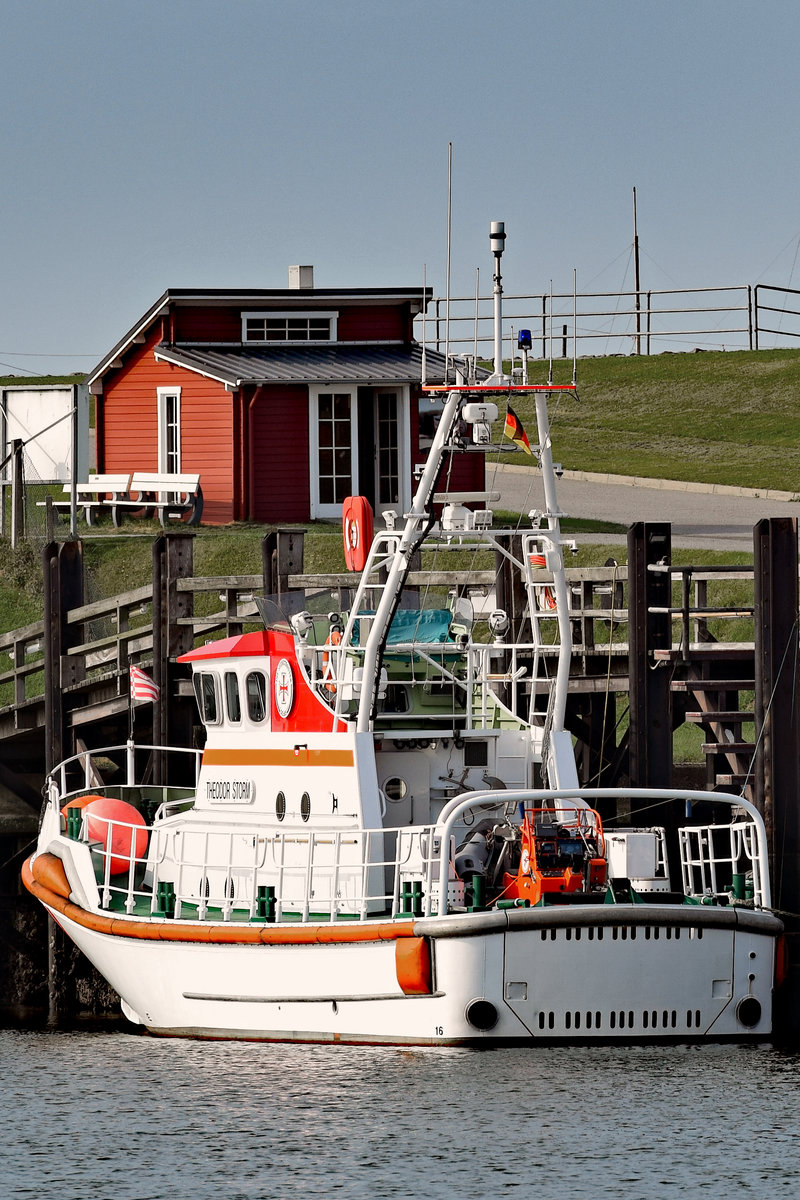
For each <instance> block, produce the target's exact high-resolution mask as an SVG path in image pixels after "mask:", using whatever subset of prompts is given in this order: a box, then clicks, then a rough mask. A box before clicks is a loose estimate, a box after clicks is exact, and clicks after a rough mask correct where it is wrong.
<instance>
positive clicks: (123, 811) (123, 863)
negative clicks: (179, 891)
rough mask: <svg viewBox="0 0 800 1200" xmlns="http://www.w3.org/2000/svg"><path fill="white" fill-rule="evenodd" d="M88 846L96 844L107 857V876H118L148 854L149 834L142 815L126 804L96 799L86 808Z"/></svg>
mask: <svg viewBox="0 0 800 1200" xmlns="http://www.w3.org/2000/svg"><path fill="white" fill-rule="evenodd" d="M86 820H87V832H88V835H89V841H90V842H99V843H100V844H101V845H102V847H103V849H104V850H105V852H106V854H107V855H109V856H110V860H109V872H110V874H111V875H121V874H122V872H123V871H128V870H129V869H130V867H131V865H134V866H135V864H136V862H137V860H140V859H143V858H144V856H145V854H146V853H147V841H148V833H147V826H146V823H145V819H144V817H143V816H142V814H141V813H140V812H139V811H138V810H137V809H135V808H134V807H133V805H132V804H128V803H127V801H125V800H117V799H115V798H114V797H113V796H102V797H100V798H96V799H94V800H93V801H92V803H91V804H87V806H86Z"/></svg>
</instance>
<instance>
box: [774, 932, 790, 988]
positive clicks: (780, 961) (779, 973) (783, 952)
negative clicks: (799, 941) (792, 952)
mask: <svg viewBox="0 0 800 1200" xmlns="http://www.w3.org/2000/svg"><path fill="white" fill-rule="evenodd" d="M788 974H789V945H788V942H787V941H786V934H785V933H779V934H778V937H777V939H776V942H775V987H780V986H781V984H782V983H784V982H785V981H786V977H787V976H788Z"/></svg>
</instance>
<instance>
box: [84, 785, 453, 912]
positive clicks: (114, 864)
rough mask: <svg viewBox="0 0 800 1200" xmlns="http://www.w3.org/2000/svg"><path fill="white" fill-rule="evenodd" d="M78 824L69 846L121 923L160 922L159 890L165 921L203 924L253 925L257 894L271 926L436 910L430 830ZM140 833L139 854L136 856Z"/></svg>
mask: <svg viewBox="0 0 800 1200" xmlns="http://www.w3.org/2000/svg"><path fill="white" fill-rule="evenodd" d="M165 809H166V806H163V808H162V812H164V811H165ZM80 821H81V824H80V829H79V830H75V831H74V834H73V836H74V835H75V834H77V836H78V838H79V839H80V840H81V841H83V842H87V843H88V844H89V846H90V848H91V851H92V857H93V860H94V863H95V872H96V876H97V878H98V888H99V892H100V903H101V906H102V907H103V908H110V907H112V906H115V907H117V908H119V906H120V905H121V906H122V907H123V908H124V910H125V912H126V913H128V914H129V915H132V914H133V913H134V912H136V911H139V912H142V910H143V909H146V913H145V914H144V915H147V913H149V914H150V915H154V914H158V913H159V912H160V911H161V910H162V907H163V903H164V896H165V893H164V887H165V885H166V888H167V890H168V891H169V890H170V889H171V893H172V895H171V896H170V898H169V901H168V907H169V910H170V911H169V913H168V915H170V916H174V917H176V918H180V917H184V918H186V917H187V916H188V917H191V918H196V919H198V920H201V921H203V920H210V919H214V920H219V919H222V920H223V921H229V920H231V919H233V918H234V913H235V912H237V911H238V913H239V914H240V917H241V916H242V915H243V914H244V913H246V915H247V917H249V918H255V917H256V916H257V914H258V911H259V902H260V901H262V902H263V900H264V899H267V897H266V896H265V895H264V892H265V889H269V890H270V891H271V893H272V895H271V897H269V900H270V903H271V904H272V905H273V908H272V912H271V915H270V919H274V920H276V921H281V920H283V919H298V918H299V920H301V921H308V920H309V919H311V918H312V917H314V918H316V919H318V918H320V917H323V918H325V919H327V920H330V921H337V920H339V919H341V918H347V919H351V920H352V919H357V920H366V919H367V918H369V917H371V916H375V915H379V914H385V915H387V916H391V917H393V918H394V917H397V916H400V915H403V913H409V914H410V913H411V912H412V911H414V914H415V915H418V916H419V915H423V914H424V915H430V914H431V911H433V910H434V909H435V903H436V897H437V895H438V870H439V845H440V843H439V838H438V836H437V835H436V832H435V828H434V827H433V826H431V825H425V826H419V827H418V828H414V829H408V828H403V829H400V828H397V829H386V830H385V829H353V830H348V829H336V830H313V829H312V830H309V829H308V828H304V827H297V828H287V829H285V830H280V831H272V830H271V831H269V832H265V830H264V827H263V826H259V825H256V824H253V823H249V824H244V823H243V824H236V825H235V826H233V827H231V826H230V825H229V824H228V825H225V826H220V825H218V824H216V823H213V822H207V821H196V820H195V821H192V822H191V824H189V823H187V822H181V821H180V816H176V817H174V818H168V819H167V820H164V821H162V822H160V823H159V822H157V823H156V824H155V825H153V826H141V825H137V824H134V823H132V822H128V821H123V820H117V819H113V818H106V817H105V816H103V817H100V816H97V817H92V816H90V815H87V814H86V812H83V811H82V812H81V816H80ZM143 832H146V834H147V848H146V850H145V849H144V848H141V852H140V853H137V845H136V839H137V835H138V836H141V835H142V833H143ZM451 849H452V847H451ZM449 874H450V869H449V867H448V875H449ZM415 884H416V885H417V889H416V891H415V888H414V885H415ZM404 885H405V888H406V892H405V894H404ZM415 895H416V897H417V899H416V901H415V903H414V904H413V909H412V908H409V904H410V903H411V901H412V899H413V897H414V896H415ZM115 902H116V903H115Z"/></svg>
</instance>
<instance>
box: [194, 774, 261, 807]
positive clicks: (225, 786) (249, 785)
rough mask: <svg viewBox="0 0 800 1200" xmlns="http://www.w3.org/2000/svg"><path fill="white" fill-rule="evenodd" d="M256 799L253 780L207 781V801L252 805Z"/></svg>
mask: <svg viewBox="0 0 800 1200" xmlns="http://www.w3.org/2000/svg"><path fill="white" fill-rule="evenodd" d="M255 797H256V785H255V783H254V782H253V780H252V779H207V780H206V800H211V801H216V802H217V803H218V804H250V803H252V801H253V800H255Z"/></svg>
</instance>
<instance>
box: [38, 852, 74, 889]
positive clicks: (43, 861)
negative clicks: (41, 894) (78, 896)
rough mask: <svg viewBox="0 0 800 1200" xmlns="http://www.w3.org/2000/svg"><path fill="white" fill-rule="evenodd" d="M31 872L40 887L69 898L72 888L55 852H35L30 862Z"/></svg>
mask: <svg viewBox="0 0 800 1200" xmlns="http://www.w3.org/2000/svg"><path fill="white" fill-rule="evenodd" d="M31 874H32V875H33V878H34V879H35V880H36V882H37V883H40V884H41V885H42V887H45V888H47V890H48V891H50V892H55V894H56V895H57V896H63V897H64V899H65V900H69V897H70V893H71V891H72V888H71V887H70V886H69V881H68V880H67V873H66V871H65V870H64V864H63V863H62V861H61V859H60V858H57V857H56V856H55V854H49V853H47V854H37V855H36V857H35V858H34V860H33V862H32V863H31Z"/></svg>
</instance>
